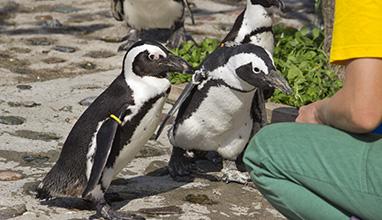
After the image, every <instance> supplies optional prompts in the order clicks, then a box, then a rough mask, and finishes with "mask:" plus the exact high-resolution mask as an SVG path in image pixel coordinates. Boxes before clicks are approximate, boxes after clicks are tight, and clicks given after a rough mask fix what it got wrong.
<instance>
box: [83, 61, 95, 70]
mask: <svg viewBox="0 0 382 220" xmlns="http://www.w3.org/2000/svg"><path fill="white" fill-rule="evenodd" d="M79 66H80V67H81V68H83V69H86V70H94V69H95V68H96V65H95V64H94V63H92V62H84V63H80V64H79Z"/></svg>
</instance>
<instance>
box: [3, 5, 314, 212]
mask: <svg viewBox="0 0 382 220" xmlns="http://www.w3.org/2000/svg"><path fill="white" fill-rule="evenodd" d="M193 2H194V3H195V5H194V7H193V10H194V12H195V18H196V22H197V24H196V25H191V24H190V23H191V22H190V19H187V26H186V28H187V29H188V30H189V31H190V32H191V34H192V35H193V37H194V38H195V39H196V40H200V39H201V38H204V37H206V36H210V37H216V38H222V37H223V36H224V35H225V34H226V33H227V31H228V30H229V28H230V27H231V25H232V23H233V21H234V20H235V18H236V16H237V15H238V14H239V13H240V11H241V9H242V8H243V3H242V2H240V1H233V0H225V1H224V0H214V1H212V0H206V1H204V0H194V1H193ZM232 2H235V3H236V4H232ZM237 2H238V3H237ZM226 3H227V4H226ZM275 17H276V19H279V20H280V21H281V22H284V23H288V22H289V21H291V22H289V24H291V25H292V26H296V22H295V17H293V16H292V17H288V16H285V15H283V14H281V15H280V16H279V15H277V16H275ZM308 17H309V16H308ZM297 21H298V22H297V24H298V25H300V26H301V24H302V23H304V22H306V21H303V20H301V19H300V20H297ZM298 25H297V27H298ZM125 33H127V28H126V27H125V26H124V25H123V23H119V22H117V21H115V20H114V19H113V17H112V16H111V13H110V2H109V1H106V0H92V1H89V0H76V1H74V0H55V1H53V0H33V1H31V0H14V1H6V0H3V1H0V198H1V199H0V219H8V218H12V217H15V218H14V219H28V220H29V219H87V218H88V217H89V216H91V215H93V214H94V211H92V210H90V211H89V210H87V208H88V207H86V205H85V204H84V203H83V202H82V201H81V200H80V199H61V200H54V201H51V202H48V203H41V202H39V201H38V200H36V199H35V198H34V188H35V187H36V184H37V183H38V181H40V180H41V178H42V177H43V176H44V175H45V174H46V173H47V172H48V171H49V169H50V168H51V166H52V165H53V164H54V162H55V161H56V160H57V158H58V155H59V152H60V149H61V147H62V145H63V142H64V141H65V138H66V136H67V134H68V132H69V131H70V129H71V127H72V126H73V125H74V123H75V121H76V120H77V119H78V117H79V116H80V114H81V113H82V112H83V111H84V110H85V108H86V103H87V102H88V101H89V100H88V99H87V98H88V97H92V96H97V95H98V94H100V93H101V92H102V91H103V90H104V89H105V88H106V87H107V86H108V85H109V83H110V82H111V81H112V80H113V79H114V78H115V77H116V76H117V75H118V74H119V73H120V68H121V62H122V58H123V52H117V48H118V47H119V45H120V43H121V40H122V38H123V37H124V34H125ZM170 107H171V105H169V104H167V105H166V109H169V108H170ZM170 152H171V148H170V145H169V143H168V141H167V139H166V138H165V136H162V137H160V139H159V141H149V143H147V145H146V146H145V148H144V149H142V151H141V152H140V153H139V155H138V156H137V158H136V159H134V160H133V161H132V162H131V163H130V164H129V165H128V167H126V168H125V169H124V170H123V171H122V172H121V174H120V175H118V178H117V179H116V180H115V181H114V182H113V183H112V186H111V188H110V194H108V199H109V201H111V202H112V205H113V207H114V208H118V209H120V210H121V211H131V212H134V213H137V214H140V215H143V216H145V217H146V218H147V219H283V217H282V216H281V215H280V214H279V213H278V212H277V211H275V210H274V209H273V208H272V207H271V206H270V205H269V204H268V203H267V202H266V200H265V199H263V198H262V196H261V195H260V194H259V192H258V191H257V190H256V189H255V188H253V187H252V186H243V185H239V184H235V183H231V184H225V183H222V182H218V181H214V179H213V178H209V176H208V175H206V176H200V177H195V179H194V181H193V182H189V183H186V182H175V181H173V180H172V179H171V178H170V177H169V176H168V174H167V172H166V164H167V162H168V159H169V154H170Z"/></svg>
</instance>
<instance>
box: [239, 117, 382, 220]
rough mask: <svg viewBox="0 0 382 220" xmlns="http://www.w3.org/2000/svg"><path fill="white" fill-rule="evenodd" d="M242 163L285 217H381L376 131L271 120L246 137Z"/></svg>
mask: <svg viewBox="0 0 382 220" xmlns="http://www.w3.org/2000/svg"><path fill="white" fill-rule="evenodd" d="M244 163H245V165H246V167H247V169H248V171H249V172H250V175H251V178H252V180H253V182H254V183H255V185H256V186H257V188H258V190H259V191H260V192H261V193H262V194H263V195H264V197H265V198H266V199H267V200H268V201H269V202H270V203H271V204H272V205H273V206H274V207H275V208H276V209H277V210H278V211H280V212H281V213H282V214H283V215H285V216H286V217H287V218H288V219H309V220H310V219H320V220H331V219H333V220H340V219H347V220H348V219H350V217H351V216H356V217H358V218H360V219H362V220H366V219H370V220H374V219H375V220H381V219H382V136H378V135H352V134H349V133H346V132H343V131H340V130H338V129H334V128H331V127H328V126H324V125H313V124H297V123H278V124H272V125H268V126H266V127H264V128H263V129H262V130H260V131H259V132H258V133H257V134H256V135H255V137H254V138H253V139H252V140H251V142H250V144H249V146H248V148H247V150H246V152H245V154H244Z"/></svg>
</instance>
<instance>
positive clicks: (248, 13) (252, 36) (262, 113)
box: [161, 0, 289, 182]
mask: <svg viewBox="0 0 382 220" xmlns="http://www.w3.org/2000/svg"><path fill="white" fill-rule="evenodd" d="M273 6H275V7H278V8H280V9H283V7H284V5H283V3H282V1H281V0H247V5H246V9H245V10H244V11H243V12H242V13H241V14H240V15H239V16H238V18H237V19H236V21H235V23H234V25H233V27H232V29H231V31H230V32H229V33H228V34H227V36H226V37H225V38H224V39H223V40H222V42H221V45H224V47H236V46H238V45H241V44H246V45H248V44H252V45H258V46H260V47H262V48H265V51H269V52H268V53H267V54H268V55H269V57H272V55H271V53H272V51H273V48H274V36H273V32H272V25H273V21H272V18H271V16H270V14H269V12H268V11H269V8H270V7H273ZM263 57H268V56H262V58H263ZM213 59H214V56H213V57H208V58H207V60H209V61H208V62H209V63H213V62H214V60H213ZM272 65H273V64H272ZM248 71H249V72H248V73H247V74H250V73H251V71H250V69H248ZM228 72H229V71H228ZM231 75H233V74H231ZM195 76H196V75H195ZM258 76H259V77H258V78H257V80H258V83H259V82H264V79H265V78H262V77H265V76H263V75H261V74H260V75H258ZM277 78H279V79H280V80H282V81H281V82H282V83H281V84H284V85H285V86H287V83H286V82H285V81H284V80H283V79H282V78H281V77H277ZM274 80H276V78H275V79H274ZM201 84H203V85H204V84H206V81H205V80H202V82H201ZM228 85H230V84H228ZM252 85H254V86H255V87H254V89H253V91H251V92H248V93H245V92H243V93H238V94H237V96H238V97H239V95H241V96H242V97H241V98H242V99H245V100H246V101H245V103H246V104H247V105H248V106H249V109H248V111H247V112H245V111H242V110H241V109H236V110H232V111H233V112H232V114H233V116H229V117H227V119H225V117H221V118H219V119H218V121H224V123H226V124H230V123H234V121H235V120H234V119H235V117H236V116H240V117H244V116H245V117H246V119H247V122H246V124H247V125H248V127H247V128H246V129H248V133H247V135H246V136H242V135H239V136H241V138H242V139H241V141H240V142H241V145H240V146H241V147H238V148H235V149H236V151H238V152H236V151H235V153H234V155H235V156H234V157H229V156H228V155H224V153H223V154H222V153H220V152H219V151H218V152H219V153H220V154H221V155H222V156H223V157H225V158H229V159H233V158H236V161H235V163H236V166H237V169H238V170H239V171H245V169H244V165H243V163H242V160H241V157H242V155H241V154H242V152H243V150H244V146H245V145H246V143H247V142H248V141H249V139H250V137H252V136H253V134H255V133H256V132H257V131H258V130H259V129H260V128H261V127H263V126H264V125H265V124H266V110H265V100H266V99H267V98H269V97H270V96H271V94H272V93H273V90H274V88H275V85H272V83H270V82H266V83H262V84H261V85H259V84H252ZM186 88H190V87H189V86H187V87H186ZM215 89H216V90H222V92H221V93H222V94H223V93H224V92H223V90H224V89H223V88H220V87H218V88H215ZM231 89H232V88H231ZM188 90H189V91H185V92H184V93H183V94H182V95H181V97H180V98H179V99H181V100H182V101H184V100H186V99H187V98H186V96H193V97H192V98H190V99H193V98H195V96H196V97H199V98H201V97H204V98H203V99H206V100H208V102H210V103H220V102H221V101H223V100H221V99H219V97H218V96H213V95H210V93H208V92H207V91H206V90H200V91H199V90H198V89H195V88H194V89H192V91H193V90H195V92H192V91H190V90H191V89H188ZM284 91H289V87H288V89H285V88H284ZM186 93H188V94H186ZM248 97H252V100H250V99H248ZM230 101H231V99H227V100H226V101H225V103H227V104H229V105H235V102H234V101H233V100H232V102H230ZM206 102H207V101H206ZM179 103H180V101H179V102H177V103H176V104H178V105H181V104H179ZM184 105H185V104H184ZM218 106H219V105H218ZM248 106H246V107H248ZM181 107H183V106H181ZM176 108H178V107H176V106H174V108H173V109H172V110H173V111H172V112H175V111H174V109H176ZM195 111H196V112H198V111H199V110H195ZM211 112H212V111H211ZM178 114H181V112H179V113H178ZM214 114H217V115H225V114H226V113H225V112H224V111H223V110H219V108H214ZM234 116H235V117H234ZM180 117H182V116H180ZM211 117H213V116H211ZM204 123H206V122H204ZM207 124H208V126H212V127H213V126H215V125H213V122H212V121H210V122H208V123H207ZM195 126H196V125H195ZM202 126H203V125H201V127H202ZM204 126H207V125H204ZM232 126H234V125H232ZM161 127H163V126H161ZM174 127H176V123H175V125H174ZM231 129H233V130H231V131H229V130H224V132H223V131H222V133H220V135H222V136H225V137H227V139H226V140H225V141H226V142H227V143H225V144H226V146H227V149H233V148H231V146H232V145H230V144H228V142H236V143H238V141H237V140H236V139H234V137H233V136H235V132H237V129H236V128H235V127H231ZM206 132H207V131H206ZM230 132H231V133H230ZM227 133H228V134H229V135H227ZM206 134H207V133H206ZM217 134H218V132H217ZM175 136H176V135H175ZM170 137H171V135H170ZM230 138H232V139H230ZM195 140H196V142H197V143H199V142H198V141H199V140H201V139H199V138H195ZM242 144H244V145H242ZM196 145H198V144H195V148H192V147H191V146H189V147H188V148H186V149H199V148H200V150H205V151H208V150H212V151H215V150H216V148H217V147H216V146H215V145H212V149H211V148H210V147H207V146H205V147H206V148H203V147H198V146H196ZM223 145H224V144H223ZM181 147H182V146H181ZM184 152H185V150H184V149H182V148H178V147H177V145H176V144H175V145H174V148H173V155H172V157H171V159H170V162H169V169H170V174H171V175H172V176H173V177H174V178H175V179H177V178H178V177H179V176H186V175H188V174H189V173H190V165H191V164H190V163H188V162H187V160H185V159H184V157H182V156H180V155H183V154H184ZM193 152H196V153H198V155H200V153H199V152H198V151H195V150H193ZM212 157H214V158H213V159H212V160H215V161H218V160H219V158H217V157H216V156H212ZM181 160H183V161H181ZM179 161H181V162H179ZM236 171H237V170H234V172H231V173H240V172H236ZM226 174H227V175H231V174H228V173H227V172H226ZM235 175H236V174H235ZM231 176H232V175H231ZM228 179H229V178H228ZM232 179H238V178H232ZM239 182H245V181H239Z"/></svg>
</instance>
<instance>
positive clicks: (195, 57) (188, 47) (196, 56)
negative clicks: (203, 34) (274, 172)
mask: <svg viewBox="0 0 382 220" xmlns="http://www.w3.org/2000/svg"><path fill="white" fill-rule="evenodd" d="M218 44H219V41H218V40H217V39H212V38H205V39H204V40H203V41H202V42H201V43H200V44H196V43H195V42H194V41H187V42H185V43H183V44H182V46H181V47H179V48H175V49H174V50H173V52H174V54H175V55H177V56H180V57H182V58H183V59H185V60H186V61H187V62H188V63H189V64H191V65H192V67H194V68H196V67H198V66H199V65H200V64H201V63H202V62H203V60H204V59H205V58H206V57H207V56H208V55H209V54H210V53H212V51H214V50H215V49H216V47H217V46H218ZM190 80H191V75H186V74H181V73H173V74H172V75H171V77H170V81H171V83H172V84H180V83H185V82H188V81H190Z"/></svg>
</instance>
